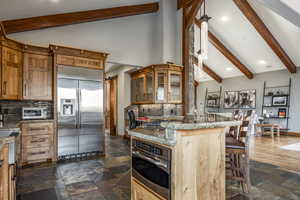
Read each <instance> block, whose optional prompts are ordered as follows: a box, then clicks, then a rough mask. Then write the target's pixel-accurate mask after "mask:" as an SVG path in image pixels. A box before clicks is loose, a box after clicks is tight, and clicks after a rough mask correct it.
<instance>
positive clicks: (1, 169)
mask: <svg viewBox="0 0 300 200" xmlns="http://www.w3.org/2000/svg"><path fill="white" fill-rule="evenodd" d="M8 171H9V166H8V145H7V144H5V145H4V146H3V147H2V150H1V152H0V200H8V199H9V172H8Z"/></svg>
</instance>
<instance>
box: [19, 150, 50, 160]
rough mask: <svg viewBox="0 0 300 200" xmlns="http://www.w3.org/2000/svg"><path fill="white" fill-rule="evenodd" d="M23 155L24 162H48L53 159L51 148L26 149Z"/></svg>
mask: <svg viewBox="0 0 300 200" xmlns="http://www.w3.org/2000/svg"><path fill="white" fill-rule="evenodd" d="M22 154H23V156H22V157H23V159H22V161H23V162H33V161H38V160H46V159H49V158H51V149H50V147H40V148H24V149H23V152H22Z"/></svg>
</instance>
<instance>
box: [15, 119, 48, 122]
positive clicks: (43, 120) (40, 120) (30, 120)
mask: <svg viewBox="0 0 300 200" xmlns="http://www.w3.org/2000/svg"><path fill="white" fill-rule="evenodd" d="M53 121H54V119H26V120H21V121H20V122H21V123H40V122H53Z"/></svg>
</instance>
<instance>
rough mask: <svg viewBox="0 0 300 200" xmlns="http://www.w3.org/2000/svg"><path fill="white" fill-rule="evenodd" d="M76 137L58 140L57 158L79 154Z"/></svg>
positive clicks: (64, 137) (65, 137) (63, 137)
mask: <svg viewBox="0 0 300 200" xmlns="http://www.w3.org/2000/svg"><path fill="white" fill-rule="evenodd" d="M78 138H79V137H78V136H62V137H59V138H58V156H65V155H71V154H76V153H78V152H79V149H78V148H79V147H78V140H79V139H78Z"/></svg>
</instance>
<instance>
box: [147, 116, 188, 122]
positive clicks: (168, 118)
mask: <svg viewBox="0 0 300 200" xmlns="http://www.w3.org/2000/svg"><path fill="white" fill-rule="evenodd" d="M146 117H148V118H149V119H151V120H174V121H182V120H183V119H184V116H176V115H165V116H146Z"/></svg>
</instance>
